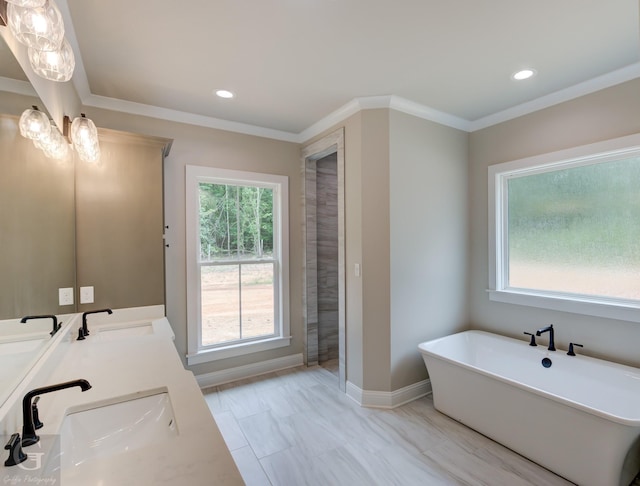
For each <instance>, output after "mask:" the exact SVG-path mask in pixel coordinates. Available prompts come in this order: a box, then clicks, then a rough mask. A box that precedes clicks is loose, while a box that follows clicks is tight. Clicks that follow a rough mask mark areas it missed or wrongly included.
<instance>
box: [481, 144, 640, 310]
mask: <svg viewBox="0 0 640 486" xmlns="http://www.w3.org/2000/svg"><path fill="white" fill-rule="evenodd" d="M639 151H640V134H634V135H629V136H626V137H621V138H616V139H612V140H607V141H604V142H598V143H594V144H589V145H583V146H580V147H574V148H571V149H567V150H561V151H558V152H552V153H548V154H543V155H538V156H534V157H528V158H524V159H519V160H514V161H510V162H504V163H501V164H496V165H492V166H489V174H488V175H489V181H488V182H489V184H488V185H489V193H488V196H489V197H488V203H489V206H488V210H489V212H488V216H489V218H488V223H489V224H488V229H489V235H488V236H489V241H488V244H489V247H488V248H489V259H488V261H489V282H488V290H487V292H488V293H489V299H490V300H492V301H495V302H502V303H507V304H516V305H526V306H532V307H540V308H545V309H552V310H558V311H563V312H571V313H575V314H583V315H590V316H596V317H604V318H610V319H619V320H624V321H631V322H640V304H639V303H638V302H637V301H634V300H623V299H613V298H611V299H609V298H605V297H600V298H594V297H589V296H575V295H571V294H567V293H561V292H545V291H531V290H523V289H513V288H508V287H506V284H507V282H506V277H505V268H504V261H505V260H504V257H505V251H506V235H505V234H504V233H503V227H504V225H503V223H500V224H499V222H503V221H504V218H505V217H506V215H505V214H503V207H504V202H505V201H504V198H506V191H504V186H505V180H506V178H507V177H508V176H507V174H513V173H514V172H518V173H519V174H524V173H527V172H530V173H535V172H541V171H544V170H548V169H549V168H560V167H566V168H568V167H572V166H578V165H582V164H584V163H585V162H587V161H589V160H598V161H603V160H606V159H609V158H611V159H618V158H623V157H624V156H625V155H630V156H632V155H634V153H635V154H638V152H639ZM498 201H502V204H496V202H498Z"/></svg>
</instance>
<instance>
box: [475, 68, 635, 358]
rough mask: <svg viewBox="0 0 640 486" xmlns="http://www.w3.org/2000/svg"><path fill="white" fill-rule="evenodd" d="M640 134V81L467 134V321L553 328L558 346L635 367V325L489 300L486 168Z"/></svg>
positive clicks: (517, 330)
mask: <svg viewBox="0 0 640 486" xmlns="http://www.w3.org/2000/svg"><path fill="white" fill-rule="evenodd" d="M638 132H640V79H636V80H633V81H629V82H627V83H624V84H621V85H618V86H614V87H612V88H608V89H605V90H602V91H599V92H596V93H593V94H590V95H587V96H583V97H581V98H577V99H575V100H572V101H568V102H565V103H561V104H559V105H556V106H553V107H550V108H547V109H544V110H541V111H538V112H535V113H532V114H530V115H527V116H523V117H520V118H517V119H514V120H511V121H508V122H505V123H502V124H499V125H496V126H493V127H489V128H486V129H484V130H480V131H477V132H474V133H472V134H471V135H470V151H469V153H470V159H469V214H470V220H469V224H470V232H471V254H470V257H471V266H470V274H469V277H470V278H469V306H470V307H469V308H470V322H471V326H472V327H473V328H478V329H486V330H490V331H495V332H498V333H501V334H505V335H512V336H515V337H518V338H521V339H524V337H523V335H522V333H523V332H524V331H529V332H530V331H532V330H535V329H538V328H539V327H542V326H544V325H547V324H550V323H553V324H554V327H555V328H556V341H557V344H558V345H559V347H561V348H565V349H566V346H567V345H568V343H569V342H570V341H573V342H578V343H581V344H584V346H585V347H584V349H581V350H580V351H581V352H583V353H584V354H591V355H595V356H601V357H606V358H610V359H613V360H615V361H623V362H627V363H631V364H633V365H635V366H640V354H639V353H638V347H637V344H638V342H640V325H639V324H637V323H632V322H625V321H619V320H612V319H602V318H596V317H589V316H582V315H576V314H569V313H564V312H556V311H550V310H544V309H538V308H533V307H526V306H516V305H511V304H502V303H496V302H490V301H489V297H488V295H487V293H486V291H485V289H486V288H487V287H488V262H487V259H488V249H487V211H488V210H487V167H488V166H489V165H492V164H497V163H500V162H506V161H509V160H515V159H519V158H523V157H528V156H532V155H538V154H543V153H548V152H553V151H556V150H561V149H566V148H570V147H576V146H580V145H585V144H589V143H593V142H598V141H602V140H608V139H611V138H617V137H622V136H625V135H630V134H633V133H638Z"/></svg>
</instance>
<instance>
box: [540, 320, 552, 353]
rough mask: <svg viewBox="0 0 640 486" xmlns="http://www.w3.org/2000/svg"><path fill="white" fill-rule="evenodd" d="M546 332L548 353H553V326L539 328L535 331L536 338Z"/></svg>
mask: <svg viewBox="0 0 640 486" xmlns="http://www.w3.org/2000/svg"><path fill="white" fill-rule="evenodd" d="M545 332H548V333H549V348H548V349H549V351H555V350H556V344H555V340H554V335H553V324H549V325H548V326H547V327H543V328H540V329H538V330H537V331H536V336H540V335H542V333H545Z"/></svg>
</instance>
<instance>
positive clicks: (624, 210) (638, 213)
mask: <svg viewBox="0 0 640 486" xmlns="http://www.w3.org/2000/svg"><path fill="white" fill-rule="evenodd" d="M625 145H626V147H625ZM639 187H640V138H639V137H638V136H632V137H625V138H624V139H617V140H613V141H608V142H604V143H600V144H594V145H592V146H587V147H579V148H577V149H573V150H569V151H564V152H559V153H555V154H548V155H545V156H541V157H533V158H530V159H523V160H519V161H513V162H507V163H505V164H498V165H495V166H491V167H490V168H489V214H490V218H489V219H490V221H489V226H490V228H489V249H490V258H489V261H490V268H489V274H490V282H489V284H490V298H491V299H492V300H496V301H500V302H507V303H514V304H523V305H533V306H539V307H545V308H551V309H556V310H563V311H567V312H577V313H582V314H589V315H596V316H601V317H611V318H618V319H624V320H632V321H638V322H640V315H639V312H638V311H639V310H640V191H639V190H638V188H639Z"/></svg>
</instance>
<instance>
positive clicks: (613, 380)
mask: <svg viewBox="0 0 640 486" xmlns="http://www.w3.org/2000/svg"><path fill="white" fill-rule="evenodd" d="M524 338H525V336H523V340H518V339H511V338H507V337H504V336H499V335H496V334H491V333H487V332H483V331H466V332H462V333H459V334H454V335H451V336H446V337H443V338H440V339H435V340H433V341H429V342H426V343H422V344H420V345H419V349H420V352H421V353H422V356H423V358H424V362H425V364H426V366H427V370H428V372H429V377H430V379H431V386H432V388H433V402H434V405H435V407H436V409H438V410H439V411H441V412H442V413H444V414H446V415H449V416H450V417H452V418H454V419H456V420H458V421H460V422H462V423H463V424H465V425H467V426H469V427H471V428H473V429H475V430H477V431H478V432H480V433H482V434H484V435H486V436H487V437H490V438H492V439H494V440H496V441H497V442H500V443H501V444H504V445H505V446H507V447H508V448H510V449H512V450H514V451H516V452H518V453H520V454H522V455H523V456H525V457H528V458H529V459H531V460H532V461H534V462H536V463H538V464H540V465H541V466H544V467H546V468H548V469H550V470H551V471H554V472H555V473H556V474H558V475H560V476H563V477H564V478H566V479H568V480H570V481H572V482H574V483H576V484H579V485H581V486H590V485H592V486H616V485H618V486H627V485H628V484H629V483H630V482H631V481H632V480H633V478H634V477H635V475H636V474H637V473H638V470H639V469H640V369H638V368H632V367H629V366H623V365H619V364H615V363H611V362H609V361H603V360H599V359H594V358H589V357H586V356H567V354H566V350H565V351H563V350H560V349H558V351H555V352H554V351H548V350H547V347H546V346H544V345H539V346H537V347H533V346H529V341H528V340H526V341H525V340H524ZM585 344H588V343H585ZM577 349H578V353H579V352H580V348H577ZM545 357H548V358H550V359H551V360H552V365H551V367H549V368H545V367H543V366H542V363H541V362H542V359H543V358H545Z"/></svg>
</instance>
